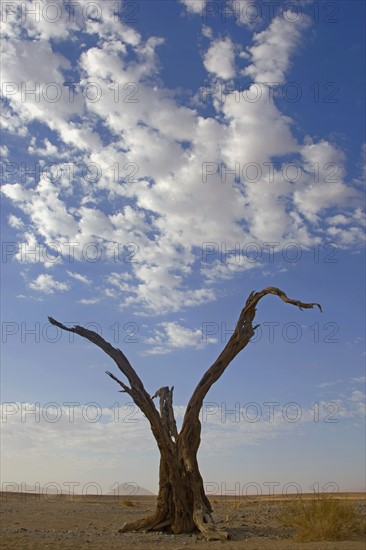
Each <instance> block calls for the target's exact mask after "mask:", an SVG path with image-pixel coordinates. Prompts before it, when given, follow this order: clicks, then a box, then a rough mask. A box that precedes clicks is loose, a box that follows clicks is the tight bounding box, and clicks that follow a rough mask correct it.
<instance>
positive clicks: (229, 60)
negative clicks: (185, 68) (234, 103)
mask: <svg viewBox="0 0 366 550" xmlns="http://www.w3.org/2000/svg"><path fill="white" fill-rule="evenodd" d="M203 64H204V66H205V68H206V70H207V71H208V72H210V73H212V74H214V75H216V76H218V77H219V78H222V79H224V80H228V79H229V78H233V77H234V76H235V51H234V44H233V42H232V41H231V39H230V38H228V37H227V38H225V39H217V40H214V41H213V42H212V44H211V46H210V47H209V49H208V50H207V52H206V53H205V54H204V56H203Z"/></svg>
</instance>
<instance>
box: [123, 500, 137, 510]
mask: <svg viewBox="0 0 366 550" xmlns="http://www.w3.org/2000/svg"><path fill="white" fill-rule="evenodd" d="M122 504H123V506H128V507H129V508H133V507H134V506H135V505H134V503H133V502H132V500H123V501H122Z"/></svg>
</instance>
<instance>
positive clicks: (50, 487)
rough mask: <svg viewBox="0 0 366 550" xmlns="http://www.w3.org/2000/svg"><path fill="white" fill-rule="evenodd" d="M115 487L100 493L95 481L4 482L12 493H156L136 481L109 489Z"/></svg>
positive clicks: (152, 494)
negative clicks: (75, 482) (73, 483)
mask: <svg viewBox="0 0 366 550" xmlns="http://www.w3.org/2000/svg"><path fill="white" fill-rule="evenodd" d="M111 487H113V490H112V491H108V492H107V491H102V493H100V488H99V490H98V485H97V484H96V485H95V486H93V483H90V484H83V483H80V484H79V485H76V486H74V487H72V485H71V486H68V485H67V484H66V485H65V484H63V483H47V484H45V485H41V484H40V483H38V482H37V483H24V482H22V483H8V484H3V487H2V491H5V492H12V493H29V494H38V495H42V494H44V495H57V494H59V495H61V494H62V495H70V494H71V495H72V494H74V495H82V494H88V495H93V494H94V495H96V494H103V495H112V496H113V495H115V496H125V497H134V496H154V493H152V492H151V491H149V490H148V489H145V488H144V487H141V486H140V485H138V484H137V483H135V482H132V481H130V482H124V483H120V484H119V485H116V487H114V486H110V487H108V489H110V488H111Z"/></svg>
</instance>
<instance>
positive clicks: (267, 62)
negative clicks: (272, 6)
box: [244, 10, 310, 84]
mask: <svg viewBox="0 0 366 550" xmlns="http://www.w3.org/2000/svg"><path fill="white" fill-rule="evenodd" d="M309 24H310V18H309V17H308V16H307V15H305V14H302V16H301V17H300V18H299V17H298V14H296V13H294V12H291V10H288V11H287V12H285V13H284V14H283V15H281V17H276V18H275V19H273V21H272V22H271V24H270V25H269V27H268V28H267V29H265V30H264V31H261V32H259V33H256V34H255V35H254V38H253V40H254V42H255V44H254V45H253V46H251V47H250V48H249V49H248V51H249V53H250V55H251V59H252V64H251V65H249V66H248V67H247V68H246V69H245V70H244V74H246V75H249V76H251V77H252V78H253V80H254V81H255V82H260V83H265V82H267V83H277V84H281V83H283V82H284V80H285V74H286V72H287V70H288V69H289V66H290V56H291V54H292V53H294V51H295V49H296V47H297V46H298V45H299V43H300V40H301V37H302V33H303V31H304V30H305V29H306V28H307V27H308V26H309Z"/></svg>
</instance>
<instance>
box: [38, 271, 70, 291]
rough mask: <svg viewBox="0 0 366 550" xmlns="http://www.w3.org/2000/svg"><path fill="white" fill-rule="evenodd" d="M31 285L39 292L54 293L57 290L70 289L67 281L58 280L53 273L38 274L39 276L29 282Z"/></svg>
mask: <svg viewBox="0 0 366 550" xmlns="http://www.w3.org/2000/svg"><path fill="white" fill-rule="evenodd" d="M29 287H30V288H31V289H33V290H36V291H37V292H43V293H44V294H54V293H55V292H65V291H66V290H69V288H70V287H69V285H68V284H67V283H62V282H60V281H56V280H55V279H54V278H53V277H52V275H48V274H44V273H42V274H41V275H38V277H37V278H36V279H35V280H34V281H32V282H30V283H29Z"/></svg>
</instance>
